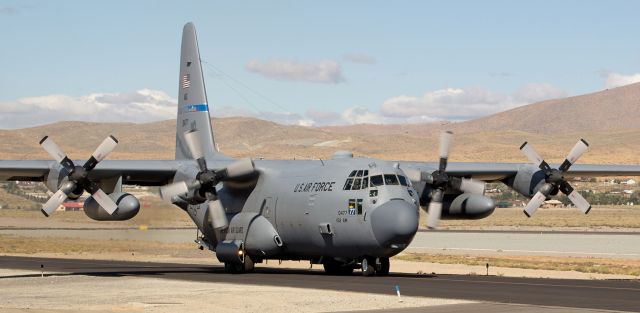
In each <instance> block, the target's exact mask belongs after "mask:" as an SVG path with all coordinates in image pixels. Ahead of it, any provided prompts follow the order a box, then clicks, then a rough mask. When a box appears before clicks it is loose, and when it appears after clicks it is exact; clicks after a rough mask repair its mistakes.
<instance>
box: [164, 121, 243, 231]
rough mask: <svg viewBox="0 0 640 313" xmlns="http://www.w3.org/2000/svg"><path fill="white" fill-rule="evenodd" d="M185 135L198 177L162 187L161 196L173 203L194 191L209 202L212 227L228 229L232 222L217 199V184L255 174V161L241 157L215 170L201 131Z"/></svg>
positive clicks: (189, 132) (192, 131) (193, 131)
mask: <svg viewBox="0 0 640 313" xmlns="http://www.w3.org/2000/svg"><path fill="white" fill-rule="evenodd" d="M184 138H185V142H186V144H187V148H188V149H189V152H190V153H191V157H193V159H195V160H196V162H197V163H198V168H199V172H198V173H197V174H196V178H195V180H193V181H191V182H186V181H179V182H174V183H171V184H168V185H166V186H163V187H161V188H160V196H161V197H162V198H163V199H164V200H165V201H169V202H174V198H175V197H180V196H184V195H186V194H188V193H189V192H190V191H194V190H195V191H197V192H196V194H197V195H199V196H204V198H205V199H206V201H207V202H208V204H207V205H208V207H209V220H210V223H211V226H212V227H213V228H214V229H222V228H225V227H227V226H228V225H229V222H228V221H227V216H226V213H225V211H224V208H223V206H222V204H221V203H220V200H219V199H218V193H217V191H216V185H217V184H218V183H219V182H222V181H226V180H230V179H234V178H238V177H242V176H246V175H249V174H251V173H253V172H254V171H255V167H254V164H253V161H252V160H251V159H248V158H247V159H240V160H237V161H235V162H233V163H231V164H229V165H228V166H227V167H226V168H222V169H219V170H212V169H209V168H208V167H207V161H206V160H205V158H204V152H203V150H202V147H203V146H202V141H201V140H200V138H201V137H200V135H199V132H198V131H197V130H191V131H188V132H186V133H185V134H184Z"/></svg>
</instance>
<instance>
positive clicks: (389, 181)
mask: <svg viewBox="0 0 640 313" xmlns="http://www.w3.org/2000/svg"><path fill="white" fill-rule="evenodd" d="M384 184H385V185H397V184H398V177H396V175H393V174H384Z"/></svg>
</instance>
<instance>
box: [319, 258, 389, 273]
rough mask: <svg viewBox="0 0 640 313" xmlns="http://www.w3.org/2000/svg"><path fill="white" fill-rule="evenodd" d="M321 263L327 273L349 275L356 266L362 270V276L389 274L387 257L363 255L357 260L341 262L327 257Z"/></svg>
mask: <svg viewBox="0 0 640 313" xmlns="http://www.w3.org/2000/svg"><path fill="white" fill-rule="evenodd" d="M322 265H323V266H324V271H325V272H326V273H327V274H329V275H351V274H352V273H353V270H354V269H356V268H358V265H360V269H361V270H362V276H374V275H377V276H386V275H389V258H373V257H364V258H362V259H361V260H360V261H359V264H358V260H357V259H355V260H352V261H351V262H342V261H338V260H335V259H331V258H330V259H327V260H325V261H324V262H323V263H322Z"/></svg>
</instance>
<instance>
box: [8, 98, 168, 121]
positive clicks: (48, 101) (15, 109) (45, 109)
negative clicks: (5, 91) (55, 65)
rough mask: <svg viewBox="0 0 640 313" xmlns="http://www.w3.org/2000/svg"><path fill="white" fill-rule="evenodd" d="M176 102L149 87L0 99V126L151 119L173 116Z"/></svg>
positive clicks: (157, 119) (156, 119)
mask: <svg viewBox="0 0 640 313" xmlns="http://www.w3.org/2000/svg"><path fill="white" fill-rule="evenodd" d="M176 103H177V101H176V100H175V99H173V98H171V97H169V95H167V94H166V93H165V92H163V91H158V90H151V89H142V90H138V91H134V92H123V93H93V94H90V95H86V96H79V97H71V96H66V95H48V96H40V97H26V98H20V99H18V100H14V101H2V102H0V128H3V129H7V128H22V127H30V126H35V125H42V124H47V123H53V122H57V121H69V120H75V121H93V122H136V123H143V122H152V121H159V120H166V119H170V118H174V117H175V115H176Z"/></svg>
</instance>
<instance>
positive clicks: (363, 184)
mask: <svg viewBox="0 0 640 313" xmlns="http://www.w3.org/2000/svg"><path fill="white" fill-rule="evenodd" d="M368 186H369V177H365V178H363V179H362V189H367V187H368Z"/></svg>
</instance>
